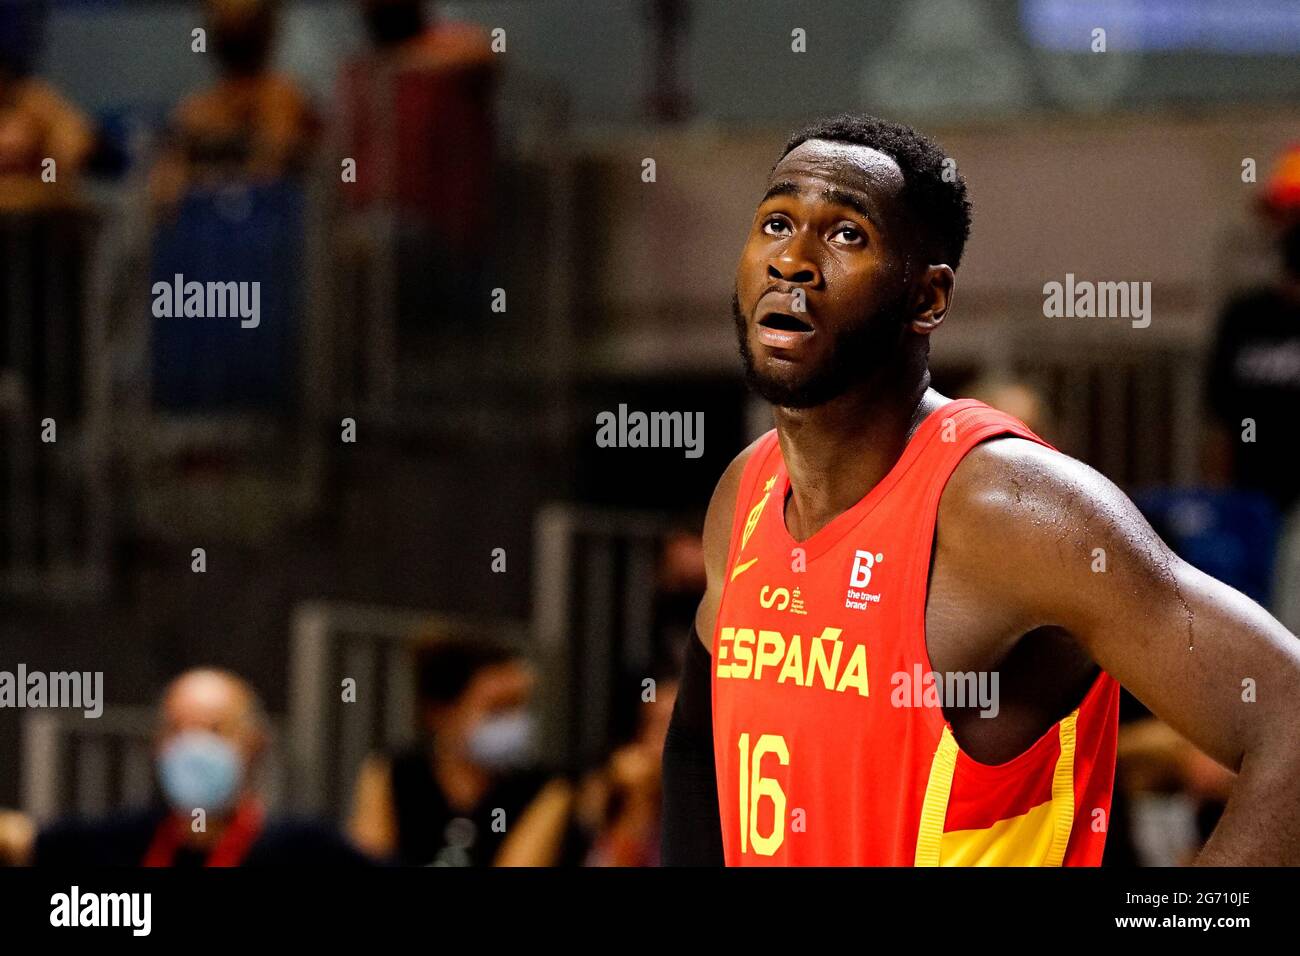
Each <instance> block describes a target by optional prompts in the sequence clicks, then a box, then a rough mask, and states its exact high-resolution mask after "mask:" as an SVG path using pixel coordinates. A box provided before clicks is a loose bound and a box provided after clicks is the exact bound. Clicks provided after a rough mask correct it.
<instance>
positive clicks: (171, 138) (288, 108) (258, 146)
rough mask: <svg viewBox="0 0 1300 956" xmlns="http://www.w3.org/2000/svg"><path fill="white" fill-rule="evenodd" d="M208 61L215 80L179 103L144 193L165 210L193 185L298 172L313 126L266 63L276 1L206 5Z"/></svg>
mask: <svg viewBox="0 0 1300 956" xmlns="http://www.w3.org/2000/svg"><path fill="white" fill-rule="evenodd" d="M205 7H206V15H207V24H208V27H207V29H208V36H209V42H210V43H211V53H212V55H213V56H215V57H216V60H217V64H218V69H219V76H218V78H217V81H216V82H215V83H214V84H213V85H212V86H211V87H209V88H208V89H205V90H202V91H200V92H198V93H195V94H194V95H193V96H190V97H188V98H187V99H185V100H184V101H183V102H182V103H181V104H180V106H179V107H177V109H176V112H175V113H174V114H173V116H172V120H171V128H170V130H169V133H168V141H167V144H166V146H165V148H164V150H163V153H162V155H161V156H160V158H159V161H158V163H157V164H156V165H155V167H154V169H153V172H152V176H151V181H150V188H151V192H152V194H153V197H154V199H155V201H156V202H159V203H162V204H172V203H174V202H176V201H177V200H179V199H180V197H181V196H182V195H184V193H185V191H186V190H187V189H188V188H189V187H190V186H191V185H194V184H196V183H211V182H224V181H229V180H252V181H258V182H266V181H270V180H275V179H279V178H281V177H284V176H289V175H294V174H296V173H299V172H301V171H302V170H303V168H304V167H305V166H306V164H307V162H308V160H309V158H310V152H311V147H312V146H313V145H314V142H315V139H316V136H317V132H318V126H317V121H316V118H315V116H314V115H313V113H312V110H311V107H310V104H309V103H308V100H307V96H306V94H305V93H303V91H302V90H300V89H299V87H298V85H297V84H296V83H295V82H294V81H293V80H292V79H290V78H289V77H287V76H284V75H282V74H280V73H276V72H274V71H272V70H271V69H270V68H269V66H268V63H269V61H270V57H271V51H272V49H273V48H274V45H275V34H276V27H277V22H278V10H277V4H276V2H275V0H207V3H206V4H205Z"/></svg>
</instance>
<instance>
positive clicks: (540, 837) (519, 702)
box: [349, 640, 572, 866]
mask: <svg viewBox="0 0 1300 956" xmlns="http://www.w3.org/2000/svg"><path fill="white" fill-rule="evenodd" d="M533 682H534V678H533V674H532V671H531V669H530V668H529V667H528V666H527V665H526V664H525V663H524V661H523V660H522V659H521V658H520V657H519V655H518V654H516V653H513V652H512V651H509V650H507V649H505V648H502V647H497V646H494V645H489V644H480V643H475V642H470V641H459V640H457V641H444V642H440V643H438V644H435V645H433V646H431V647H429V648H427V649H425V650H424V651H423V652H422V654H421V658H420V664H419V700H420V714H421V720H422V727H421V730H422V731H423V733H422V736H421V739H420V740H419V741H418V743H417V744H415V745H414V746H412V747H410V748H408V749H406V750H404V751H402V752H400V753H397V754H394V755H392V756H391V757H389V756H379V755H375V756H372V757H370V758H368V759H367V760H366V762H365V764H364V765H363V766H362V768H361V773H360V776H359V778H358V780H357V788H356V796H355V803H354V808H353V814H352V821H351V824H350V826H349V830H350V832H351V835H352V838H353V840H354V842H355V843H356V844H357V845H358V846H360V847H362V848H363V849H365V850H366V851H368V852H369V853H371V854H373V855H375V856H377V857H380V858H392V859H394V860H395V861H396V862H398V863H401V864H404V865H434V866H489V865H493V866H550V865H553V864H554V863H555V862H556V861H557V860H558V859H559V855H560V853H561V852H562V849H563V846H562V845H563V841H564V838H565V831H566V827H567V824H568V819H569V809H570V804H571V802H572V800H571V792H570V788H569V785H568V784H567V783H565V782H564V781H562V780H552V781H550V782H548V781H547V778H546V777H545V776H544V775H543V774H542V773H540V772H539V771H537V770H536V769H534V768H533V760H534V730H533V721H532V718H531V716H530V715H529V713H528V701H529V698H530V697H531V694H532V689H533Z"/></svg>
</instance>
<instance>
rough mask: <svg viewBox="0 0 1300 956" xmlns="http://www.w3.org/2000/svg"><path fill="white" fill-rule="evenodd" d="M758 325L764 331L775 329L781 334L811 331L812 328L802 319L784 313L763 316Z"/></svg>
mask: <svg viewBox="0 0 1300 956" xmlns="http://www.w3.org/2000/svg"><path fill="white" fill-rule="evenodd" d="M758 324H759V325H761V326H763V327H764V328H766V329H776V330H778V331H781V332H811V331H812V326H811V325H809V324H808V323H807V322H805V321H804V320H803V319H800V318H798V317H797V316H793V315H788V314H786V313H784V312H773V313H771V314H770V315H765V316H763V318H761V319H760V320H759V322H758Z"/></svg>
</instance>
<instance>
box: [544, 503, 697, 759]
mask: <svg viewBox="0 0 1300 956" xmlns="http://www.w3.org/2000/svg"><path fill="white" fill-rule="evenodd" d="M677 527H678V525H677V524H676V523H674V522H673V520H672V519H671V518H670V517H669V516H667V515H663V514H657V513H648V512H631V511H617V510H611V509H603V508H590V507H584V506H580V505H572V504H562V503H556V504H550V505H547V506H546V507H545V508H543V509H542V510H541V511H540V512H539V513H538V515H537V519H536V522H535V524H534V538H533V541H534V558H533V560H534V565H535V577H534V583H533V612H532V613H533V635H534V638H535V640H536V641H537V643H538V646H539V648H540V649H541V651H542V653H543V655H544V659H545V662H546V665H547V667H548V671H547V674H546V678H547V679H546V680H545V681H543V682H542V699H541V705H542V711H541V713H542V717H543V722H544V726H545V727H546V728H547V736H548V739H551V740H553V741H556V742H558V746H559V753H558V755H557V756H558V757H559V759H560V760H561V761H562V763H563V765H564V766H566V767H569V768H576V767H580V766H583V765H586V764H587V763H589V762H590V761H593V760H596V759H599V758H601V757H603V755H604V754H605V753H606V752H607V748H608V746H609V744H610V743H611V737H612V733H613V724H614V720H613V718H614V714H615V701H614V694H615V693H616V690H617V687H618V685H619V681H620V678H621V677H622V676H624V675H627V674H637V673H641V674H644V673H647V672H648V670H649V668H650V666H651V664H652V663H653V659H654V654H655V647H654V640H655V634H654V600H655V580H656V575H655V569H656V566H657V562H658V558H659V553H660V548H661V546H662V543H663V541H664V539H665V538H667V537H668V536H669V534H670V533H671V532H673V531H674V530H676V529H677Z"/></svg>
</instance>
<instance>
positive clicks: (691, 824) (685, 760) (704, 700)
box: [661, 445, 754, 866]
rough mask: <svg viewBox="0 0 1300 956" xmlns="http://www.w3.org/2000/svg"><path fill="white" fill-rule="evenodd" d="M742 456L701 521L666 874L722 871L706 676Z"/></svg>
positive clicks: (671, 779) (672, 736) (674, 736)
mask: <svg viewBox="0 0 1300 956" xmlns="http://www.w3.org/2000/svg"><path fill="white" fill-rule="evenodd" d="M753 447H754V446H753V445H751V446H750V447H749V448H746V449H745V450H744V451H743V452H741V453H740V455H739V456H737V458H736V459H735V461H733V462H732V463H731V464H730V465H729V466H728V467H727V470H726V471H725V472H723V474H722V478H721V479H720V480H719V481H718V486H717V488H715V489H714V492H713V497H712V499H710V501H709V511H708V514H707V515H706V516H705V519H704V567H705V574H706V576H707V586H706V589H705V592H704V599H703V600H702V601H701V602H700V607H699V610H698V611H696V614H695V633H696V635H698V638H699V639H698V640H696V639H695V638H694V637H693V638H692V639H691V640H692V645H691V646H690V647H688V648H687V649H686V663H685V665H684V667H683V669H682V680H681V685H680V687H679V689H678V691H677V701H676V703H675V704H674V705H673V715H672V720H671V721H670V722H669V724H668V736H667V738H666V740H665V741H664V775H663V780H664V783H663V792H664V797H663V799H664V804H663V845H662V854H661V856H662V859H663V863H664V865H665V866H721V865H722V864H723V857H722V824H721V821H720V818H719V816H718V783H717V778H716V776H715V768H714V763H713V710H712V700H711V697H710V695H711V681H710V677H711V670H712V656H711V655H712V644H713V629H714V626H715V624H716V623H717V619H718V606H719V604H720V603H721V602H722V586H723V582H724V575H725V571H726V568H725V565H726V562H727V549H728V543H729V541H730V537H731V517H732V514H733V512H734V511H735V505H736V495H737V492H738V490H739V487H740V476H741V474H742V473H743V472H744V469H745V462H746V461H747V460H748V459H749V456H750V454H751V453H752V451H753Z"/></svg>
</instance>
